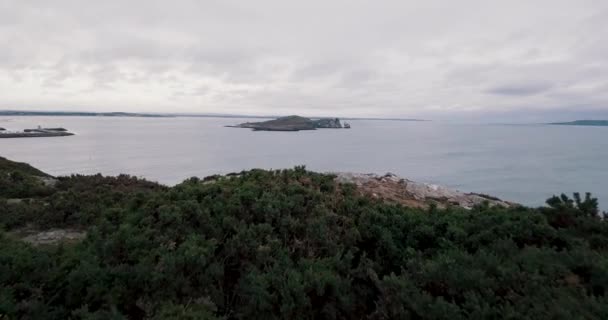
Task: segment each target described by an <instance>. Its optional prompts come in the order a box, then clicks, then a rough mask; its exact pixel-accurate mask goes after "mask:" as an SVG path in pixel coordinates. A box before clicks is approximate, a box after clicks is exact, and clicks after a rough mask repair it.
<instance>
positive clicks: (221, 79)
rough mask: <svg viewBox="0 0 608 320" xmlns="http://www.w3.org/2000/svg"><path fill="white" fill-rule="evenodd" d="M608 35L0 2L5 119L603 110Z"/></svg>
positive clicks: (567, 21)
mask: <svg viewBox="0 0 608 320" xmlns="http://www.w3.org/2000/svg"><path fill="white" fill-rule="evenodd" d="M480 25H482V26H483V27H482V28H480ZM607 30H608V2H606V1H597V0H581V1H577V2H576V3H574V2H572V1H569V0H538V1H535V2H534V3H532V2H530V1H526V0H514V1H509V2H503V3H492V4H490V3H488V2H487V1H483V0H463V1H459V2H458V3H452V2H446V1H441V0H430V1H425V2H424V3H421V2H420V1H408V0H388V1H383V2H381V3H379V2H377V1H372V0H362V1H354V2H353V1H347V0H335V1H321V0H311V1H305V2H286V1H281V0H260V1H247V2H246V1H237V0H225V1H197V0H176V1H172V2H166V1H160V0H146V1H144V0H132V1H118V0H107V1H97V2H87V3H86V4H84V3H83V2H82V1H78V0H55V1H52V2H51V1H31V0H4V1H2V0H0V47H1V48H2V50H1V51H0V88H1V89H2V91H3V95H2V97H0V108H3V107H8V106H10V107H19V108H24V109H25V108H28V107H32V106H35V107H36V108H48V109H51V108H57V107H58V106H59V107H61V106H65V108H68V107H69V106H78V108H82V109H87V108H88V109H93V108H103V109H104V110H115V109H116V108H127V109H125V110H118V111H167V112H172V111H176V110H179V111H184V112H223V113H227V112H246V113H258V114H277V113H290V114H291V113H302V114H311V113H317V112H323V113H326V114H343V115H353V116H357V115H370V116H403V117H417V116H424V117H430V118H434V117H437V118H440V117H442V116H443V115H444V114H448V113H450V114H452V113H453V114H461V115H463V117H464V116H467V117H468V116H470V115H471V113H476V114H480V115H481V114H488V115H490V116H491V115H496V114H498V113H497V112H503V113H509V114H510V113H530V114H532V113H534V112H537V111H538V112H540V111H542V112H545V111H547V110H549V111H550V110H556V112H557V110H565V109H568V108H570V109H569V110H581V109H583V107H581V106H584V109H593V110H595V109H599V110H603V109H607V108H608V95H607V94H606V93H605V90H603V88H605V85H606V83H608V76H607V75H608V63H607V62H606V59H605V56H606V53H607V52H608V43H606V41H605V38H606V36H607V32H608V31H607ZM66 92H69V93H70V94H66ZM141 106H145V108H147V109H141V108H144V107H141ZM490 111H491V112H490ZM451 116H452V115H451Z"/></svg>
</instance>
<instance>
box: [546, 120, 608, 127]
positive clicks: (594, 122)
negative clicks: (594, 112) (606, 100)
mask: <svg viewBox="0 0 608 320" xmlns="http://www.w3.org/2000/svg"><path fill="white" fill-rule="evenodd" d="M549 124H551V125H560V126H594V127H608V120H576V121H570V122H553V123H549Z"/></svg>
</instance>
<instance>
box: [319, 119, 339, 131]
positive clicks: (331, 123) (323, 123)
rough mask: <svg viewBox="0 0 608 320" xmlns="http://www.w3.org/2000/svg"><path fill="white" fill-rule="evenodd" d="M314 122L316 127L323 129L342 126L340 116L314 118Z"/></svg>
mask: <svg viewBox="0 0 608 320" xmlns="http://www.w3.org/2000/svg"><path fill="white" fill-rule="evenodd" d="M313 124H314V126H315V128H321V129H340V128H342V123H340V119H338V118H326V119H319V120H313Z"/></svg>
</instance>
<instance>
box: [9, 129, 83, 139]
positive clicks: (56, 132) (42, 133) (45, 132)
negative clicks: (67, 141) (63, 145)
mask: <svg viewBox="0 0 608 320" xmlns="http://www.w3.org/2000/svg"><path fill="white" fill-rule="evenodd" d="M0 129H1V130H0V138H42V137H65V136H73V135H74V134H73V133H71V132H68V130H67V129H65V128H41V127H38V128H36V129H25V130H23V131H8V130H6V129H4V128H0Z"/></svg>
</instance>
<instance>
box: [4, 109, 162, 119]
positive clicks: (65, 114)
mask: <svg viewBox="0 0 608 320" xmlns="http://www.w3.org/2000/svg"><path fill="white" fill-rule="evenodd" d="M0 116H51V117H52V116H62V117H152V118H159V117H160V118H164V117H172V116H171V115H163V114H152V113H131V112H80V111H74V112H71V111H13V110H4V111H0Z"/></svg>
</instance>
